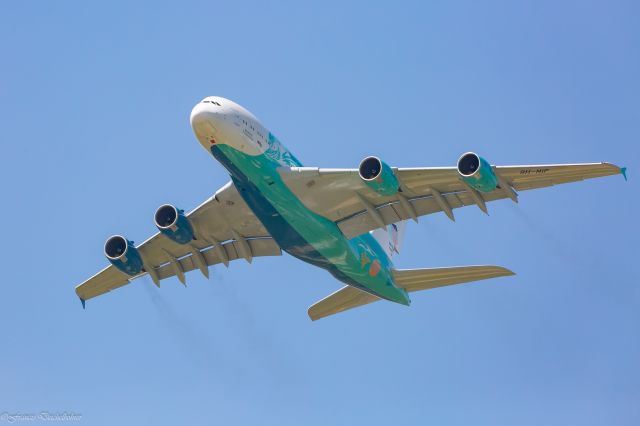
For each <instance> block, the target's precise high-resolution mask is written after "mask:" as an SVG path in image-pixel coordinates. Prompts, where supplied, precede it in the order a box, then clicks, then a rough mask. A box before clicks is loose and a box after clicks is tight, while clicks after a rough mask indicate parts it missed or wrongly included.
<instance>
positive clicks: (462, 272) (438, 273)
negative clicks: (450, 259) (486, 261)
mask: <svg viewBox="0 0 640 426" xmlns="http://www.w3.org/2000/svg"><path fill="white" fill-rule="evenodd" d="M509 275H515V274H514V273H513V272H512V271H510V270H508V269H507V268H503V267H501V266H491V265H480V266H454V267H452V268H427V269H395V270H393V278H394V279H395V281H396V285H397V286H398V287H402V288H404V289H405V290H407V291H408V292H412V291H420V290H428V289H430V288H436V287H444V286H447V285H452V284H462V283H467V282H470V281H480V280H486V279H488V278H497V277H506V276H509Z"/></svg>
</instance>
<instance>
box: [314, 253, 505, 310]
mask: <svg viewBox="0 0 640 426" xmlns="http://www.w3.org/2000/svg"><path fill="white" fill-rule="evenodd" d="M509 275H514V273H513V272H512V271H510V270H508V269H506V268H503V267H501V266H491V265H481V266H456V267H452V268H428V269H395V270H393V278H394V280H395V281H396V285H397V286H398V287H402V288H404V289H405V290H407V291H408V292H413V291H419V290H428V289H430V288H436V287H444V286H447V285H452V284H461V283H466V282H470V281H479V280H486V279H488V278H497V277H504V276H509ZM376 300H380V298H379V297H376V296H374V295H372V294H369V293H365V292H364V291H362V290H358V289H357V288H355V287H351V286H344V287H342V288H341V289H340V290H338V291H336V292H335V293H332V294H330V295H329V296H327V297H325V298H324V299H322V300H320V301H319V302H317V303H315V304H313V305H312V306H311V307H310V308H309V311H308V313H309V317H310V318H311V319H312V320H313V321H315V320H317V319H320V318H324V317H327V316H329V315H333V314H337V313H339V312H344V311H346V310H349V309H353V308H357V307H358V306H363V305H367V304H369V303H371V302H375V301H376Z"/></svg>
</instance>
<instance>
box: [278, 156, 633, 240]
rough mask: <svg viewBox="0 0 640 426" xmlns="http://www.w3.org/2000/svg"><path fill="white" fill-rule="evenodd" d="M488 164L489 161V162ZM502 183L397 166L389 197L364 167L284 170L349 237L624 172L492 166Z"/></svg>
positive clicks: (308, 201) (310, 203) (608, 167)
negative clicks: (480, 183)
mask: <svg viewBox="0 0 640 426" xmlns="http://www.w3.org/2000/svg"><path fill="white" fill-rule="evenodd" d="M487 166H488V163H487ZM488 167H490V169H491V171H492V174H494V175H495V179H496V185H495V187H494V189H492V190H490V191H486V192H483V191H479V190H477V189H474V187H472V186H471V185H469V183H467V182H466V181H465V180H464V179H462V176H461V174H460V172H459V169H458V168H457V167H429V168H395V169H390V170H393V174H394V176H395V178H396V179H397V182H398V190H397V191H395V192H393V193H392V194H384V193H381V192H380V191H375V190H373V189H372V187H371V185H367V182H365V181H364V180H363V179H362V177H361V175H360V173H359V170H358V169H321V168H313V167H299V168H283V169H282V170H281V172H280V175H281V176H282V178H283V180H284V181H285V183H286V184H287V186H288V187H289V188H290V189H291V190H292V191H293V192H294V193H295V194H296V195H298V196H299V197H300V199H301V200H302V201H303V202H304V203H305V205H306V206H307V207H308V208H309V209H311V210H313V211H314V212H316V213H318V214H320V215H322V216H324V217H326V218H328V219H330V220H333V221H334V222H336V224H337V225H338V226H339V228H340V229H341V230H342V232H343V233H344V234H345V236H346V237H347V238H352V237H355V236H358V235H362V234H364V233H365V232H368V231H371V230H374V229H377V228H381V227H383V226H385V225H389V224H391V223H396V222H399V221H402V220H407V219H414V220H417V218H418V217H420V216H423V215H428V214H432V213H436V212H444V213H445V214H446V215H447V216H448V217H449V218H450V219H451V220H455V216H454V210H455V209H457V208H460V207H464V206H477V207H478V208H479V209H480V210H482V211H483V212H485V213H487V211H488V209H487V206H486V203H487V202H490V201H494V200H499V199H504V198H508V199H511V200H512V201H515V202H517V200H518V194H517V191H524V190H529V189H535V188H542V187H547V186H553V185H558V184H563V183H569V182H576V181H580V180H585V179H592V178H597V177H602V176H610V175H616V174H621V173H622V174H624V173H625V169H624V168H620V167H618V166H615V165H613V164H610V163H588V164H548V165H529V166H488Z"/></svg>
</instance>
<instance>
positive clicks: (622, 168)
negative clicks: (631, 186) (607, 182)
mask: <svg viewBox="0 0 640 426" xmlns="http://www.w3.org/2000/svg"><path fill="white" fill-rule="evenodd" d="M620 174H621V175H622V176H624V180H627V168H626V167H620Z"/></svg>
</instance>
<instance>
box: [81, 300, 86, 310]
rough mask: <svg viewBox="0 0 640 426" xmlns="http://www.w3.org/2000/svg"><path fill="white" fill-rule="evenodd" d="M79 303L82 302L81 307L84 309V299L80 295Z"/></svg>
mask: <svg viewBox="0 0 640 426" xmlns="http://www.w3.org/2000/svg"><path fill="white" fill-rule="evenodd" d="M80 303H82V309H86V307H85V300H84V299H83V298H82V297H80Z"/></svg>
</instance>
